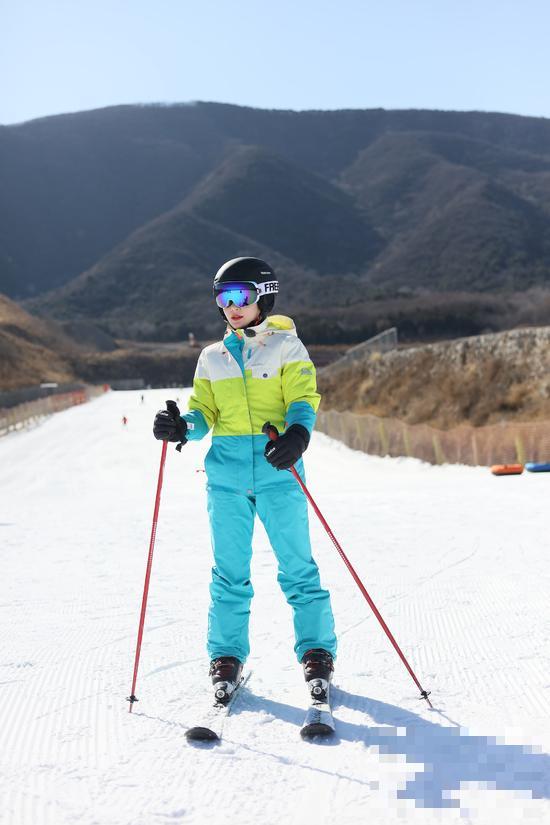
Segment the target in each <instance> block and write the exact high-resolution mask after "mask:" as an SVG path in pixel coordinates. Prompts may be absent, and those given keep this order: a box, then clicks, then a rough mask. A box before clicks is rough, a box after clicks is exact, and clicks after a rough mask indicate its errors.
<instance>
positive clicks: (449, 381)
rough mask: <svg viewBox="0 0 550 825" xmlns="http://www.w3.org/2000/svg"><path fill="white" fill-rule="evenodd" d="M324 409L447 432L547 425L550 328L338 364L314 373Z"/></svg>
mask: <svg viewBox="0 0 550 825" xmlns="http://www.w3.org/2000/svg"><path fill="white" fill-rule="evenodd" d="M319 388H320V391H321V392H322V394H323V401H322V404H323V409H324V410H328V409H337V410H351V411H353V412H359V413H361V412H368V413H372V414H373V415H378V416H384V417H388V418H398V419H401V420H403V421H407V422H408V423H410V424H418V423H421V422H422V423H429V424H432V425H433V426H436V427H440V428H443V429H447V428H450V427H454V426H456V425H458V424H461V423H466V422H468V423H470V424H473V425H475V426H481V425H483V424H493V423H496V422H499V421H505V420H516V421H535V420H540V419H544V418H548V419H550V327H535V328H529V329H516V330H512V331H510V332H502V333H495V334H491V335H479V336H475V337H471V338H460V339H458V340H454V341H445V342H442V343H437V344H426V345H423V346H416V347H410V348H406V349H398V350H394V351H393V352H389V353H387V354H385V355H380V354H377V353H375V354H372V355H371V356H370V357H369V358H367V359H365V361H363V362H359V363H354V364H350V365H346V364H345V363H341V364H339V362H338V361H335V362H334V364H331V365H330V366H328V367H327V368H326V369H324V370H321V371H320V372H319Z"/></svg>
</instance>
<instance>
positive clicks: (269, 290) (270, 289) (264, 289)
mask: <svg viewBox="0 0 550 825" xmlns="http://www.w3.org/2000/svg"><path fill="white" fill-rule="evenodd" d="M256 289H257V290H258V295H274V294H275V293H276V292H278V291H279V281H267V282H266V283H263V284H256Z"/></svg>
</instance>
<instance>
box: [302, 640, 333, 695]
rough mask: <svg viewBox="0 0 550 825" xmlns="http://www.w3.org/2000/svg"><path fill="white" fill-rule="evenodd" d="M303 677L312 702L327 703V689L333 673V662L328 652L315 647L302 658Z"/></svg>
mask: <svg viewBox="0 0 550 825" xmlns="http://www.w3.org/2000/svg"><path fill="white" fill-rule="evenodd" d="M302 666H303V668H304V677H305V680H306V682H307V686H308V688H309V693H310V696H311V699H312V701H315V702H327V701H328V688H329V684H330V682H331V680H332V674H333V672H334V660H333V658H332V655H331V654H330V653H329V652H328V650H323V649H322V648H319V647H316V648H314V649H313V650H307V651H306V652H305V653H304V655H303V657H302Z"/></svg>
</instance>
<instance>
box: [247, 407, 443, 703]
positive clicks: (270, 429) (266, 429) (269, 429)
mask: <svg viewBox="0 0 550 825" xmlns="http://www.w3.org/2000/svg"><path fill="white" fill-rule="evenodd" d="M262 432H263V433H265V434H266V435H267V436H269V438H270V439H271V440H272V441H276V440H277V439H278V438H279V431H278V430H277V427H274V426H273V424H270V423H269V421H266V423H265V424H264V426H263V427H262ZM289 469H290V472H291V473H292V475H293V476H294V478H295V479H296V481H297V482H298V484H299V485H300V487H301V488H302V490H303V491H304V493H305V494H306V497H307V500H308V501H309V503H310V504H311V506H312V507H313V509H314V510H315V512H316V513H317V515H318V516H319V519H320V521H321V524H322V525H323V527H324V528H325V530H326V531H327V533H328V535H329V537H330V539H331V541H332V543H333V544H334V546H335V547H336V549H337V550H338V552H339V553H340V556H341V557H342V560H343V562H344V564H345V565H346V567H347V568H348V570H349V572H350V573H351V575H352V576H353V579H354V581H355V583H356V585H357V587H358V588H359V590H360V591H361V593H362V594H363V596H364V597H365V599H366V600H367V602H368V603H369V606H370V607H371V609H372V611H373V613H374V615H375V616H376V618H377V619H378V621H379V622H380V624H381V625H382V628H383V630H384V632H385V633H386V636H387V637H388V639H389V640H390V642H391V643H392V645H393V646H394V648H395V650H396V652H397V654H398V656H399V658H400V659H401V661H402V662H403V664H404V665H405V667H406V668H407V670H408V671H409V673H410V675H411V677H412V679H413V681H414V683H415V685H416V686H417V688H418V689H419V691H420V698H421V699H425V700H426V702H427V703H428V705H429V706H430V707H431V708H433V705H432V703H431V702H430V700H429V699H428V696H429V694H430V692H431V691H429V690H424V689H423V687H422V685H421V684H420V682H419V681H418V679H417V678H416V675H415V673H414V671H413V669H412V667H411V666H410V664H409V663H408V661H407V660H406V658H405V655H404V653H403V651H402V650H401V648H400V647H399V645H398V644H397V642H396V640H395V638H394V636H393V633H392V632H391V630H390V629H389V627H388V625H387V624H386V622H385V621H384V619H383V617H382V614H381V613H380V611H379V610H378V608H377V607H376V605H375V603H374V602H373V600H372V599H371V597H370V596H369V594H368V593H367V590H366V588H365V586H364V584H363V582H362V581H361V579H360V578H359V576H358V575H357V573H356V572H355V570H354V569H353V566H352V564H351V562H350V560H349V559H348V557H347V556H346V554H345V553H344V551H343V550H342V548H341V547H340V544H339V542H338V540H337V538H336V536H335V535H334V533H333V532H332V530H331V529H330V527H329V526H328V524H327V522H326V520H325V518H324V516H323V514H322V513H321V511H320V510H319V508H318V507H317V505H316V504H315V502H314V501H313V499H312V497H311V495H310V493H309V491H308V489H307V487H306V485H305V484H304V482H303V481H302V479H301V478H300V476H299V475H298V472H297V470H296V469H295V467H290V468H289Z"/></svg>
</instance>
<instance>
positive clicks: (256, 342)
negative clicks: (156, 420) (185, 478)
mask: <svg viewBox="0 0 550 825" xmlns="http://www.w3.org/2000/svg"><path fill="white" fill-rule="evenodd" d="M251 329H253V330H254V332H255V335H254V336H251V337H248V336H246V335H245V334H244V332H243V331H242V330H232V329H230V328H228V330H227V332H226V334H225V336H224V339H223V341H219V342H218V343H216V344H211V345H210V346H208V347H205V349H203V351H202V352H201V354H200V356H199V360H198V363H197V368H196V371H195V377H194V379H193V392H192V395H191V397H190V399H189V411H188V412H187V413H186V414H185V415H183V416H182V418H184V419H185V421H186V422H187V425H188V432H187V438H188V440H190V441H197V440H199V439H201V438H204V436H205V435H206V434H207V433H208V432H209V430H210V429H211V428H212V427H213V432H212V446H211V448H210V450H209V451H208V454H207V456H206V459H205V470H206V474H207V477H208V487H209V489H213V490H215V489H225V490H234V491H237V492H241V493H244V494H245V495H254V494H255V493H256V492H258V491H262V490H264V489H265V488H266V487H270V486H271V485H280V484H289V485H295V484H296V481H295V479H293V478H292V475H291V474H290V473H289V472H286V471H284V470H283V471H279V470H276V469H275V468H274V467H272V466H271V465H270V464H269V463H268V462H267V461H266V459H265V457H264V448H265V445H266V443H267V437H266V436H265V435H264V434H263V433H262V426H263V425H264V423H265V422H266V421H270V422H271V424H274V425H275V426H276V427H277V429H278V430H279V432H281V433H282V432H283V431H284V429H285V428H286V427H289V426H290V425H291V424H301V425H302V426H303V427H306V428H307V429H308V430H309V432H311V431H312V430H313V426H314V424H315V417H316V413H317V409H318V407H319V402H320V399H321V396H320V395H319V394H318V392H317V383H316V376H315V367H314V366H313V363H312V362H311V359H310V357H309V355H308V352H307V350H306V348H305V346H304V345H303V343H302V342H301V341H300V339H299V338H298V336H297V334H296V327H295V326H294V322H293V321H292V319H291V318H287V317H285V316H283V315H274V316H271V317H268V318H266V319H265V321H262V323H261V324H258V326H256V327H252V328H251ZM295 466H296V470H297V471H298V472H299V473H300V475H301V476H302V477H303V464H302V460H301V459H300V460H299V461H298V462H296V465H295Z"/></svg>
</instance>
